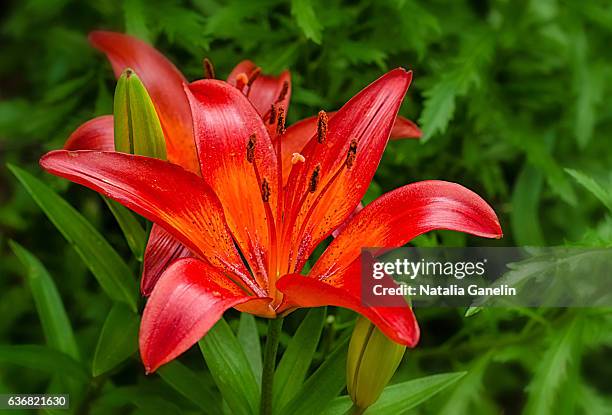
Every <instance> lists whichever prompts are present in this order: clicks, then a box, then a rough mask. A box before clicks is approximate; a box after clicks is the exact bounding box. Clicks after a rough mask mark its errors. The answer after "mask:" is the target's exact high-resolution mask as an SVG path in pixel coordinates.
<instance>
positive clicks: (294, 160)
mask: <svg viewBox="0 0 612 415" xmlns="http://www.w3.org/2000/svg"><path fill="white" fill-rule="evenodd" d="M305 161H306V158H305V157H304V156H302V155H301V154H300V153H293V154H292V155H291V164H298V163H303V162H305Z"/></svg>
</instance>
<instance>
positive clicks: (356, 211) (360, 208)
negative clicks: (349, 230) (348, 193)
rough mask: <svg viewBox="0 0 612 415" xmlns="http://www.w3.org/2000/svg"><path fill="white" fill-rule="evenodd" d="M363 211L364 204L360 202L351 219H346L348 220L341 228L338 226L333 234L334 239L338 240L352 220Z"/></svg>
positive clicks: (350, 216)
mask: <svg viewBox="0 0 612 415" xmlns="http://www.w3.org/2000/svg"><path fill="white" fill-rule="evenodd" d="M362 210H363V203H361V202H359V204H358V205H357V207H356V208H355V210H353V211H352V212H351V214H350V215H349V217H348V218H346V220H345V221H344V222H342V224H341V225H340V226H338V228H337V229H336V230H334V231H333V232H332V236H333V237H334V238H337V237H338V235H340V233H341V232H342V231H343V230H344V228H346V225H348V224H349V223H351V220H352V219H353V218H354V217H355V215H356V214H358V213H359V212H361V211H362Z"/></svg>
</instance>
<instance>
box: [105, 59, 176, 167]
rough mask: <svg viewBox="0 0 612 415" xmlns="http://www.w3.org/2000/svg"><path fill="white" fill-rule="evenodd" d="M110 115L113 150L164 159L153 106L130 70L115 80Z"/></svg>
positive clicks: (164, 143) (162, 141)
mask: <svg viewBox="0 0 612 415" xmlns="http://www.w3.org/2000/svg"><path fill="white" fill-rule="evenodd" d="M113 115H114V118H113V119H114V124H115V128H114V133H115V148H116V149H117V151H121V152H123V153H132V154H138V155H141V156H148V157H155V158H158V159H162V160H165V159H166V140H165V138H164V132H163V131H162V127H161V123H160V121H159V117H158V116H157V112H156V111H155V106H154V105H153V101H151V97H149V93H148V92H147V90H146V88H145V86H144V85H143V84H142V82H141V81H140V78H138V75H136V73H135V72H134V71H133V70H132V69H126V70H125V71H123V73H122V74H121V76H120V77H119V80H118V81H117V87H116V88H115V101H114V106H113Z"/></svg>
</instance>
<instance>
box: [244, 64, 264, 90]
mask: <svg viewBox="0 0 612 415" xmlns="http://www.w3.org/2000/svg"><path fill="white" fill-rule="evenodd" d="M259 74H261V68H260V67H257V68H255V69H253V70H252V71H251V73H250V74H249V80H248V81H247V86H248V87H249V88H250V87H251V85H253V82H255V80H256V79H257V78H258V77H259Z"/></svg>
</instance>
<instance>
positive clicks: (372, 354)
mask: <svg viewBox="0 0 612 415" xmlns="http://www.w3.org/2000/svg"><path fill="white" fill-rule="evenodd" d="M405 350H406V347H405V346H402V345H401V344H397V343H395V342H393V341H391V340H389V339H388V338H387V336H385V335H384V334H383V333H382V332H381V331H380V330H379V329H378V328H377V327H376V326H375V325H374V324H372V323H370V321H369V320H367V319H366V318H364V317H359V318H358V319H357V323H356V324H355V329H354V330H353V336H352V337H351V342H350V344H349V351H348V357H347V360H346V385H347V389H348V393H349V395H350V396H351V399H352V401H353V403H354V404H355V406H356V407H357V408H359V409H361V410H365V409H366V408H367V407H369V406H370V405H372V404H373V403H374V402H376V401H377V400H378V398H379V397H380V394H381V393H382V391H383V389H384V388H385V386H387V383H389V380H391V377H392V376H393V374H394V373H395V370H396V369H397V367H398V366H399V364H400V362H401V361H402V357H403V356H404V351H405Z"/></svg>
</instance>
